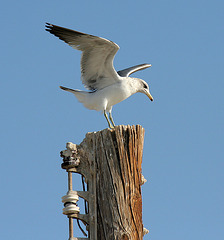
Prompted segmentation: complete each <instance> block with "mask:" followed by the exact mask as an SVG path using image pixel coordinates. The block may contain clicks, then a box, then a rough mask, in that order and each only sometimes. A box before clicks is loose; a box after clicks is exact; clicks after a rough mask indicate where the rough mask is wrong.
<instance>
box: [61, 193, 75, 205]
mask: <svg viewBox="0 0 224 240" xmlns="http://www.w3.org/2000/svg"><path fill="white" fill-rule="evenodd" d="M78 200H79V196H78V194H77V192H76V191H68V192H67V195H65V196H63V197H62V202H63V203H66V202H72V203H76V202H77V201H78Z"/></svg>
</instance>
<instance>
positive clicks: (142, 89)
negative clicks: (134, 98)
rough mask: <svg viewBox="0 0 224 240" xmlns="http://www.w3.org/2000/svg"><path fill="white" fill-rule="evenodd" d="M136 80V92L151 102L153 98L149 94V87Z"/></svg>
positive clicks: (140, 80) (143, 82)
mask: <svg viewBox="0 0 224 240" xmlns="http://www.w3.org/2000/svg"><path fill="white" fill-rule="evenodd" d="M138 80H139V89H138V92H141V93H144V94H145V95H146V96H147V97H148V98H149V99H150V100H151V101H153V97H152V95H151V93H150V92H149V85H148V84H147V83H146V82H145V81H143V80H142V79H138Z"/></svg>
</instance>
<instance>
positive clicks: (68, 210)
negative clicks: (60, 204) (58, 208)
mask: <svg viewBox="0 0 224 240" xmlns="http://www.w3.org/2000/svg"><path fill="white" fill-rule="evenodd" d="M79 212H80V209H79V207H78V206H77V205H75V204H73V203H67V204H66V206H65V208H63V214H65V215H69V214H75V213H79Z"/></svg>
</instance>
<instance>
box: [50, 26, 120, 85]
mask: <svg viewBox="0 0 224 240" xmlns="http://www.w3.org/2000/svg"><path fill="white" fill-rule="evenodd" d="M46 30H47V31H49V32H50V33H52V34H53V35H55V36H57V37H59V39H61V40H63V41H64V42H66V43H68V44H69V45H70V46H71V47H73V48H74V49H77V50H80V51H82V57H81V74H82V82H83V84H84V85H85V87H86V88H88V89H91V90H95V89H101V88H104V87H106V86H109V85H111V84H113V83H114V82H116V80H118V79H119V76H118V74H117V72H116V71H115V69H114V67H113V59H114V56H115V54H116V52H117V51H118V49H119V46H118V45H117V44H116V43H114V42H112V41H109V40H107V39H104V38H100V37H96V36H93V35H89V34H85V33H82V32H78V31H74V30H71V29H67V28H62V27H59V26H56V25H53V24H49V23H47V24H46Z"/></svg>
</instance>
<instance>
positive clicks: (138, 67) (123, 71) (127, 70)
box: [117, 63, 152, 77]
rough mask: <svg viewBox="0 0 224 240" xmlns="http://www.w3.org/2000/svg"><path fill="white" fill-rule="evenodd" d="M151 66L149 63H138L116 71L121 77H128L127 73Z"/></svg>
mask: <svg viewBox="0 0 224 240" xmlns="http://www.w3.org/2000/svg"><path fill="white" fill-rule="evenodd" d="M151 66H152V65H151V64H147V63H144V64H139V65H136V66H133V67H130V68H126V69H123V70H121V71H118V72H117V73H118V75H119V76H121V77H128V76H129V75H131V74H132V73H134V72H137V71H139V70H143V69H146V68H148V67H151Z"/></svg>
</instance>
